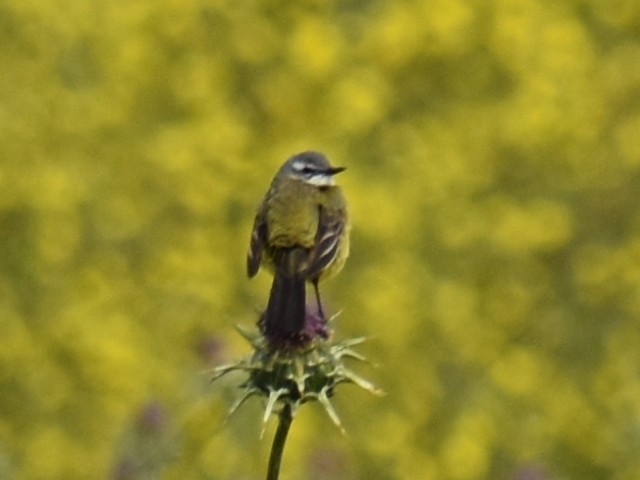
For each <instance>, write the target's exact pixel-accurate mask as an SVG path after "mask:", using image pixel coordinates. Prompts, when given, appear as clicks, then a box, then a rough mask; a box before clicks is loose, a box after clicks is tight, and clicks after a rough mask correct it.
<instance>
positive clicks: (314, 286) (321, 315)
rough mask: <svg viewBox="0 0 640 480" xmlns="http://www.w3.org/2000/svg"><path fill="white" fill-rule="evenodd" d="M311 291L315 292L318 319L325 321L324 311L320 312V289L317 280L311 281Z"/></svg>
mask: <svg viewBox="0 0 640 480" xmlns="http://www.w3.org/2000/svg"><path fill="white" fill-rule="evenodd" d="M313 289H314V291H315V292H316V303H317V304H318V313H319V314H320V318H322V319H323V320H326V318H325V316H324V311H323V310H322V302H321V301H320V289H319V288H318V280H313Z"/></svg>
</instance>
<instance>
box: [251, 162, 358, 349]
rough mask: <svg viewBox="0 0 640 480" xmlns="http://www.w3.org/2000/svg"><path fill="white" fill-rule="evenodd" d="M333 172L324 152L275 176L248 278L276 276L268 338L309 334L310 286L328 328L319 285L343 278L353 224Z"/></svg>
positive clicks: (254, 237) (260, 215)
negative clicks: (266, 273)
mask: <svg viewBox="0 0 640 480" xmlns="http://www.w3.org/2000/svg"><path fill="white" fill-rule="evenodd" d="M344 170H346V168H345V167H333V166H332V165H331V164H330V163H329V160H327V158H326V157H325V156H324V155H323V154H322V153H320V152H316V151H306V152H302V153H298V154H296V155H293V156H292V157H290V158H289V159H288V160H287V161H286V162H285V163H284V164H283V165H282V167H281V168H280V169H279V170H278V172H277V173H276V175H275V176H274V178H273V180H272V182H271V185H270V187H269V190H268V191H267V193H266V195H265V197H264V199H263V201H262V203H261V204H260V206H259V207H258V210H257V213H256V216H255V220H254V224H253V230H252V233H251V240H250V244H249V251H248V254H247V274H248V276H249V278H252V277H254V276H255V275H256V274H257V273H258V270H259V269H260V266H261V265H262V266H265V267H267V269H268V270H270V271H271V272H272V273H273V283H272V285H271V292H270V294H269V301H268V304H267V309H266V311H265V313H264V317H263V319H264V321H263V328H264V331H265V335H266V336H270V335H280V336H285V337H287V336H296V335H300V334H301V333H302V332H303V331H304V328H305V322H306V315H307V311H306V284H307V282H310V283H311V284H312V285H313V288H314V291H315V296H316V301H317V305H318V314H319V315H320V317H321V319H322V320H323V321H325V322H326V318H325V315H324V311H323V308H322V303H321V300H320V291H319V287H318V283H319V282H320V280H321V279H325V278H328V277H331V276H333V275H335V274H337V273H338V272H339V271H340V270H341V269H342V267H343V266H344V264H345V261H346V259H347V257H348V256H349V231H350V220H349V215H348V210H347V203H346V200H345V197H344V195H343V192H342V189H341V188H340V187H339V186H338V185H337V184H336V182H335V178H334V177H335V175H337V174H338V173H340V172H343V171H344Z"/></svg>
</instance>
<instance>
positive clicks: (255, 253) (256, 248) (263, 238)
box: [247, 210, 268, 278]
mask: <svg viewBox="0 0 640 480" xmlns="http://www.w3.org/2000/svg"><path fill="white" fill-rule="evenodd" d="M267 236H268V230H267V219H266V216H265V215H264V213H263V211H262V210H260V211H259V212H258V214H257V215H256V219H255V221H254V222H253V232H252V233H251V241H250V242H249V252H248V253H247V275H249V278H251V277H253V276H255V274H256V273H258V270H259V269H260V263H261V262H262V252H263V251H264V247H265V245H266V243H267Z"/></svg>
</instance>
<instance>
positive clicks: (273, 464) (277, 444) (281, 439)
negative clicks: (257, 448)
mask: <svg viewBox="0 0 640 480" xmlns="http://www.w3.org/2000/svg"><path fill="white" fill-rule="evenodd" d="M292 421H293V413H292V411H291V405H289V404H288V403H285V404H284V406H283V407H282V411H281V412H280V416H279V420H278V429H277V430H276V434H275V436H274V437H273V444H272V445H271V455H270V456H269V468H268V470H267V480H278V476H279V475H280V463H282V453H283V452H284V444H285V443H286V441H287V434H288V433H289V428H290V427H291V422H292Z"/></svg>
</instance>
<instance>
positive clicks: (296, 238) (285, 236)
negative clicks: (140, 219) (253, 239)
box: [267, 180, 320, 248]
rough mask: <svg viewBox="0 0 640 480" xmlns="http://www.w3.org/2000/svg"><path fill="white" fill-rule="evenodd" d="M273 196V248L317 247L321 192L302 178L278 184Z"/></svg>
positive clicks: (269, 215)
mask: <svg viewBox="0 0 640 480" xmlns="http://www.w3.org/2000/svg"><path fill="white" fill-rule="evenodd" d="M274 188H275V189H276V191H275V192H272V193H273V194H272V195H271V198H270V199H269V201H270V205H269V210H268V211H267V224H268V225H269V240H268V243H269V244H270V245H271V246H273V247H279V248H286V247H293V246H301V247H304V248H311V247H313V244H314V240H315V237H316V232H317V229H318V208H319V205H320V203H319V197H318V195H319V193H320V192H319V191H318V189H317V188H316V187H313V186H311V185H308V184H306V183H304V182H301V181H298V180H289V181H287V182H283V183H280V184H279V185H276V186H275V187H274Z"/></svg>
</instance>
